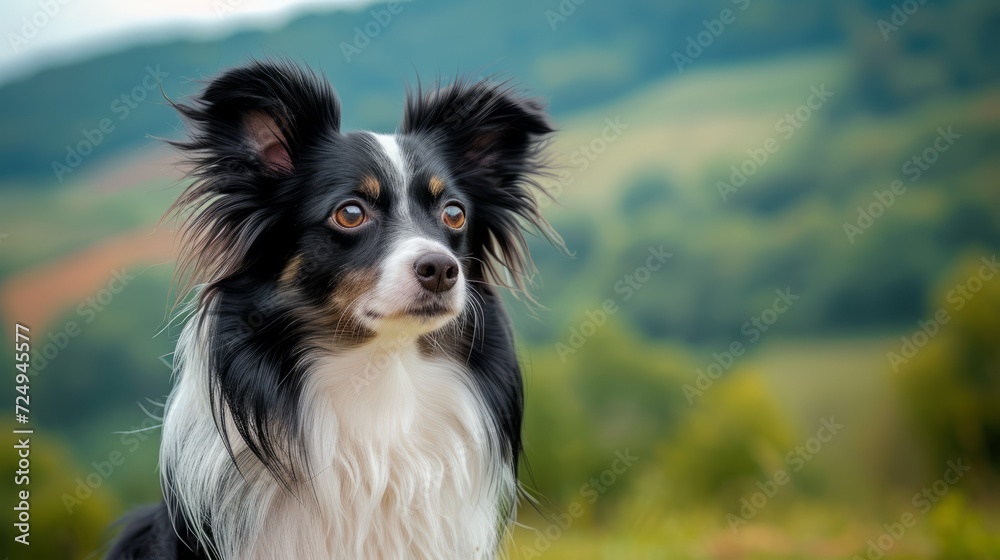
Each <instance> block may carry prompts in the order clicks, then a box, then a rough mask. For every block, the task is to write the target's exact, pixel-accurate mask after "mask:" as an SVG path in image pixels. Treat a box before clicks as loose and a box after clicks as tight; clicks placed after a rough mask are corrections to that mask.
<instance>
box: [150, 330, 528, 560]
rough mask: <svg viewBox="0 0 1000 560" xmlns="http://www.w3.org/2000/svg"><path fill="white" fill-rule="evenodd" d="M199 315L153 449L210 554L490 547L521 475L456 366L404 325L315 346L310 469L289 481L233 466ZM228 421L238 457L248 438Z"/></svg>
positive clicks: (485, 552) (427, 553)
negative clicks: (330, 350) (215, 406)
mask: <svg viewBox="0 0 1000 560" xmlns="http://www.w3.org/2000/svg"><path fill="white" fill-rule="evenodd" d="M196 319H197V317H196V318H193V320H192V321H191V322H190V323H189V324H188V326H187V327H186V328H185V330H184V332H183V334H182V336H181V340H180V341H179V343H178V357H179V360H178V372H177V373H178V380H177V385H176V387H175V389H174V391H173V393H172V394H171V396H170V399H169V401H168V404H167V410H166V417H165V420H164V430H163V443H162V449H161V461H162V462H163V466H164V472H167V473H169V474H170V476H171V480H170V483H169V486H168V485H166V484H165V492H169V493H170V494H171V496H170V497H171V498H173V499H174V500H176V503H177V504H179V506H180V509H181V511H180V513H182V514H183V515H185V517H186V519H187V520H188V523H189V525H191V526H192V528H194V529H195V530H198V529H199V528H200V526H201V523H200V522H201V521H207V522H208V524H209V525H210V526H211V529H212V535H213V537H214V539H215V542H216V544H217V546H218V549H217V550H216V551H214V552H215V554H214V555H213V557H217V558H223V559H227V560H228V559H234V560H235V559H240V560H243V559H247V560H265V559H284V558H301V559H319V558H439V559H447V558H456V559H457V558H463V559H464V558H493V557H494V554H495V552H496V550H497V548H498V545H499V544H500V543H499V539H500V537H501V532H500V531H502V530H503V528H504V526H505V524H506V522H507V521H508V519H506V516H507V514H508V513H509V509H508V507H509V506H510V505H511V504H512V503H513V499H514V493H515V485H516V482H515V480H514V478H513V476H512V475H511V473H510V472H509V469H507V468H505V467H504V466H503V465H502V462H501V459H500V458H501V457H503V453H502V452H501V451H500V449H499V445H498V438H497V436H496V434H495V433H494V431H493V430H492V428H491V423H490V422H489V421H488V418H489V416H488V415H487V413H486V410H485V408H484V405H483V403H482V400H481V399H480V398H479V396H478V395H477V392H476V390H475V388H474V386H473V385H472V384H471V383H470V381H469V378H468V373H467V372H465V371H463V368H462V366H461V365H459V364H455V363H451V362H449V361H446V360H442V359H430V358H425V357H423V356H421V355H420V353H419V351H418V349H417V347H416V344H415V342H414V341H412V340H408V339H407V338H406V337H401V336H397V337H392V338H388V339H387V338H378V339H375V340H374V341H372V342H370V343H368V344H366V345H365V346H363V347H361V348H359V349H355V350H351V351H348V352H345V353H342V354H340V355H333V354H327V353H323V354H320V355H316V356H314V357H312V358H310V359H311V361H312V365H311V366H310V368H309V375H308V381H307V383H306V387H305V390H304V396H305V398H304V400H303V408H302V412H303V415H304V418H305V419H306V423H307V426H306V437H305V442H306V445H307V447H308V449H307V450H306V452H307V456H308V458H309V464H310V467H311V468H312V478H311V480H309V481H305V482H302V483H298V484H296V485H294V486H293V487H292V488H291V489H290V491H289V490H288V489H285V488H284V487H283V486H281V485H280V484H279V483H278V482H277V481H276V480H275V479H273V478H272V476H271V474H270V473H269V472H268V471H267V470H266V469H265V468H264V467H263V465H261V464H260V463H259V462H257V461H256V459H252V460H250V461H247V462H246V463H245V464H242V465H240V467H241V469H242V475H241V474H240V473H239V472H237V469H236V467H235V465H234V464H233V463H232V460H231V459H230V457H229V455H228V453H227V452H226V450H225V448H224V446H223V443H222V439H221V437H220V435H219V432H218V430H217V429H216V424H215V421H214V419H213V418H212V415H211V401H210V396H209V392H208V375H209V372H208V369H207V356H206V355H205V350H206V349H205V345H204V344H203V342H202V341H204V340H205V338H204V336H203V333H195V332H194V325H196V324H197V323H198V321H197V320H196ZM205 324H206V325H209V324H210V320H209V321H208V322H206V323H205ZM209 328H210V327H209ZM229 429H230V430H232V428H231V427H229ZM231 434H233V435H234V436H235V437H233V438H232V441H233V442H234V451H235V452H236V453H237V455H238V456H239V455H240V453H241V452H243V451H244V450H245V445H244V444H242V440H240V439H239V436H238V435H235V431H231ZM244 455H245V453H244ZM203 538H204V535H203Z"/></svg>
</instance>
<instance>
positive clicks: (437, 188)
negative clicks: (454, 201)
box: [427, 177, 444, 196]
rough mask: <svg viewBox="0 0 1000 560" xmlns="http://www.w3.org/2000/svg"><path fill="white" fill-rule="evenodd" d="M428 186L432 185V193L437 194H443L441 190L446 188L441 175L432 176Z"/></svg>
mask: <svg viewBox="0 0 1000 560" xmlns="http://www.w3.org/2000/svg"><path fill="white" fill-rule="evenodd" d="M427 186H428V187H430V189H431V194H432V195H434V196H437V195H439V194H441V191H443V190H444V181H442V180H441V179H440V178H439V177H431V180H430V182H428V184H427Z"/></svg>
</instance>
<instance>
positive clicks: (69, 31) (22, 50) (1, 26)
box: [0, 0, 371, 83]
mask: <svg viewBox="0 0 1000 560" xmlns="http://www.w3.org/2000/svg"><path fill="white" fill-rule="evenodd" d="M370 1H371V0H131V1H124V2H123V1H121V0H0V32H2V33H3V45H2V46H0V83H2V82H5V81H8V80H10V79H11V78H14V77H16V76H20V75H23V74H26V73H30V72H32V71H33V70H35V69H37V68H41V67H45V66H49V65H51V64H53V63H54V62H60V61H67V60H74V59H78V58H82V57H87V56H91V55H93V54H95V53H98V52H103V51H108V50H113V49H115V48H118V47H120V46H122V45H128V44H132V43H141V42H149V41H155V40H162V39H169V38H173V37H196V38H197V37H215V36H220V35H225V34H228V33H231V32H232V31H234V30H237V29H241V28H249V27H252V28H272V27H278V26H281V25H283V24H284V23H285V22H287V21H288V20H289V19H290V18H293V17H295V16H296V15H298V14H300V13H302V12H304V11H317V10H321V9H330V8H335V7H343V6H357V5H363V4H367V3H369V2H370ZM46 8H47V10H46ZM48 12H51V14H50V13H48Z"/></svg>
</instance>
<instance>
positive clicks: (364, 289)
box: [280, 132, 478, 334]
mask: <svg viewBox="0 0 1000 560" xmlns="http://www.w3.org/2000/svg"><path fill="white" fill-rule="evenodd" d="M315 147H316V154H317V155H318V156H319V157H317V158H316V159H314V160H312V161H310V162H308V163H305V162H303V163H302V165H303V170H304V171H305V172H304V173H303V177H302V178H303V184H301V185H300V188H299V190H300V191H301V193H302V201H303V202H304V203H303V204H302V205H301V206H300V207H299V208H297V209H296V210H297V212H299V213H300V216H299V220H298V223H300V224H301V225H302V227H301V229H300V231H298V232H296V237H297V240H296V241H295V242H294V245H295V249H294V250H293V255H292V257H291V258H290V259H289V261H288V262H287V263H286V265H285V267H284V269H283V270H282V271H281V274H280V281H281V284H282V288H283V289H290V290H297V291H298V292H300V293H301V294H302V295H303V296H305V297H306V298H307V300H308V302H309V305H310V306H313V307H314V308H315V309H316V310H318V312H319V313H320V314H321V315H323V316H326V317H330V318H337V320H338V321H340V320H341V318H344V317H347V322H348V323H351V322H354V323H357V324H360V325H363V326H364V327H365V328H366V329H367V330H368V331H372V332H376V333H381V332H388V331H404V332H407V333H416V334H420V333H423V332H427V331H431V330H435V329H437V328H440V327H441V326H443V325H444V324H446V323H447V322H448V321H450V320H452V319H454V318H455V317H457V316H458V315H460V313H461V312H462V311H463V309H464V308H465V305H466V302H467V297H468V296H467V293H466V288H467V285H468V282H469V274H470V272H469V269H468V265H469V257H471V256H472V255H471V251H470V246H469V239H470V234H469V232H470V230H471V229H473V225H472V224H473V222H474V220H475V219H476V217H475V216H476V212H477V210H478V208H477V207H476V204H475V201H474V200H473V198H472V197H470V196H468V195H466V194H465V193H464V192H463V191H462V189H461V188H460V187H459V185H458V184H456V183H457V182H456V180H455V175H456V170H454V169H451V168H450V167H449V165H448V163H447V160H446V158H445V157H444V156H443V154H441V153H440V151H441V150H440V149H439V148H438V147H437V146H435V145H434V144H433V143H432V142H429V141H428V140H427V139H425V138H423V137H421V136H419V135H381V134H372V133H368V132H352V133H347V134H342V135H341V134H338V135H330V136H328V137H326V138H323V139H321V140H320V141H319V142H318V143H317V145H316V146H315Z"/></svg>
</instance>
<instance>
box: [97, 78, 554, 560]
mask: <svg viewBox="0 0 1000 560" xmlns="http://www.w3.org/2000/svg"><path fill="white" fill-rule="evenodd" d="M175 107H176V109H177V110H178V111H179V112H180V114H181V116H182V117H183V119H184V120H185V122H186V123H187V125H188V127H189V129H190V131H191V132H190V135H189V138H188V139H187V140H186V141H183V142H178V143H176V145H177V146H178V147H179V148H180V149H181V150H183V151H184V153H185V154H186V155H187V156H188V158H189V160H190V161H191V163H192V164H193V167H194V170H193V177H194V178H195V179H196V180H195V182H194V183H193V184H192V185H191V186H190V187H189V188H188V189H187V190H186V191H184V193H183V194H182V195H181V197H180V199H179V200H178V202H177V203H176V208H177V209H178V210H179V211H180V212H182V213H185V215H186V216H187V218H186V221H185V228H184V229H185V234H186V235H185V237H184V248H185V249H186V252H185V256H184V257H183V258H182V260H181V270H182V271H184V272H182V274H184V276H185V277H187V278H190V279H192V280H191V285H192V286H196V288H195V289H196V294H197V296H196V298H195V301H194V303H193V304H192V308H191V310H190V311H191V316H190V318H189V319H188V322H187V324H186V326H185V328H184V330H183V332H182V334H181V336H180V340H179V341H178V344H177V352H176V355H175V364H176V366H175V369H176V371H175V374H176V386H175V388H174V390H173V392H172V393H171V395H170V398H169V400H168V403H167V407H166V412H165V416H164V421H163V441H162V448H161V454H160V461H161V473H162V486H163V492H164V503H162V504H160V505H158V506H155V507H152V508H150V509H147V510H142V511H138V512H135V513H133V514H132V515H131V516H130V517H129V518H128V519H127V521H126V526H125V528H124V529H123V531H122V532H121V534H120V536H119V539H118V541H117V543H116V544H115V546H114V547H113V549H112V550H111V552H110V555H109V558H112V559H115V560H118V559H126V558H127V559H131V558H142V559H151V558H155V559H174V558H218V559H227V560H264V559H282V560H284V559H304V560H313V559H320V558H323V559H328V558H336V559H355V558H433V559H451V558H456V559H458V558H460V559H471V558H493V557H495V556H496V555H497V554H499V553H500V551H501V550H502V548H503V544H504V541H505V540H506V539H505V535H506V533H507V530H508V529H509V524H510V522H511V521H512V519H513V517H514V513H515V505H516V501H517V498H518V482H517V466H518V455H519V453H520V451H521V436H520V432H521V417H522V403H523V401H522V384H521V374H520V370H519V366H518V361H517V356H516V354H515V350H514V345H513V342H512V333H511V327H510V323H509V320H508V319H507V316H506V315H505V313H504V311H503V309H502V308H501V301H500V296H499V293H498V289H497V288H498V287H499V286H508V287H512V288H515V289H519V288H524V283H525V278H526V274H527V272H528V271H527V270H526V268H527V267H529V266H530V261H529V260H528V255H527V251H526V248H525V240H524V237H523V231H524V230H523V229H522V228H523V227H524V226H527V227H532V228H535V229H537V230H539V231H542V232H549V231H550V230H549V229H548V226H547V224H546V223H545V221H544V220H543V219H542V217H541V216H540V214H539V211H538V206H537V205H536V201H535V197H534V196H533V193H532V192H531V187H535V186H537V184H536V183H535V178H537V177H538V174H539V173H540V171H541V170H542V167H543V162H542V161H541V155H542V144H543V142H544V139H545V138H546V137H547V135H549V134H550V133H552V132H553V128H552V126H551V125H550V123H549V120H548V118H547V117H546V115H545V114H544V111H543V107H542V105H541V104H540V103H538V102H537V101H534V100H531V99H526V98H523V97H521V96H519V95H517V94H516V93H515V92H514V91H512V90H511V89H510V88H509V87H507V86H504V85H496V84H491V83H488V82H482V81H476V82H473V81H458V82H456V83H453V84H451V85H449V86H447V87H444V88H441V89H437V90H435V91H431V92H421V91H420V90H419V88H418V90H417V91H416V92H412V93H411V95H410V96H409V97H408V99H407V102H406V107H405V114H404V117H403V123H402V126H401V127H400V129H399V131H398V132H397V133H396V134H375V133H371V132H342V131H341V130H340V104H339V102H338V99H337V97H336V94H335V93H334V91H333V89H332V88H331V86H330V85H329V84H328V83H327V82H326V81H325V79H321V78H319V77H317V76H316V75H315V74H313V73H312V72H311V71H308V70H304V69H302V68H299V67H296V66H294V65H292V64H289V63H283V62H281V63H278V62H270V61H268V62H253V63H250V64H248V65H246V66H244V67H241V68H237V69H235V70H231V71H228V72H225V73H224V74H222V75H220V76H219V77H218V78H216V79H215V80H213V81H212V82H211V83H210V84H209V85H208V86H207V88H206V89H205V91H204V92H203V93H201V94H200V96H198V97H197V98H195V99H194V100H193V101H191V102H189V103H187V104H177V105H175ZM554 239H555V240H556V241H557V242H558V237H554Z"/></svg>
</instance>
